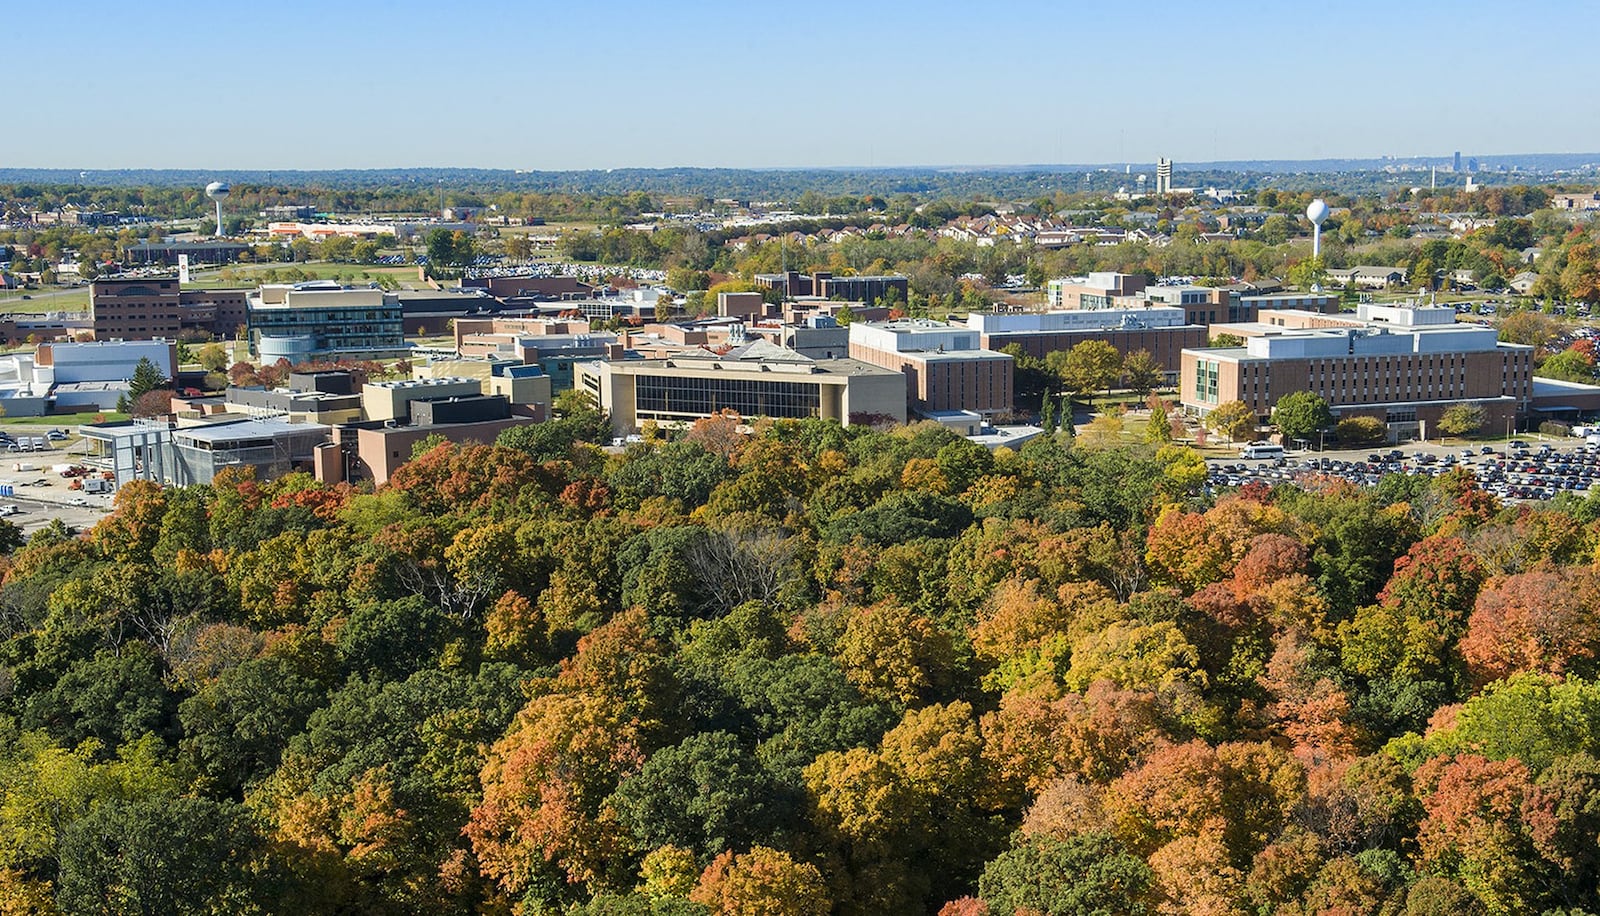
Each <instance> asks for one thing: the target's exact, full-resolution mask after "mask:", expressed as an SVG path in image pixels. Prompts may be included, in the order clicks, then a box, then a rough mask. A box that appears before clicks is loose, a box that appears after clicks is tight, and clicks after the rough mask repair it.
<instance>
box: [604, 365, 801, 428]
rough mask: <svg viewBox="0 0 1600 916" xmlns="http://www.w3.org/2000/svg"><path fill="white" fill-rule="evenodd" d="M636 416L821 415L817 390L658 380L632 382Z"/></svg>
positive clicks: (795, 384)
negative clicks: (732, 413)
mask: <svg viewBox="0 0 1600 916" xmlns="http://www.w3.org/2000/svg"><path fill="white" fill-rule="evenodd" d="M634 384H635V387H634V397H635V410H636V412H637V413H638V415H639V416H641V417H643V416H645V415H647V414H649V415H660V416H675V417H706V416H711V415H713V414H716V413H718V412H720V411H722V410H733V411H735V412H737V413H738V414H739V415H740V416H741V417H783V418H792V419H805V418H807V417H816V416H819V415H820V414H821V409H822V395H821V390H820V386H818V385H815V384H806V383H802V382H777V381H767V380H764V379H763V380H752V379H738V378H661V377H656V376H648V375H644V376H639V377H638V378H637V379H636V381H635V383H634Z"/></svg>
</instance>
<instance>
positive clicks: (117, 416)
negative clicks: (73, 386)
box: [0, 410, 128, 429]
mask: <svg viewBox="0 0 1600 916" xmlns="http://www.w3.org/2000/svg"><path fill="white" fill-rule="evenodd" d="M126 419H128V415H127V414H125V413H117V412H116V411H114V410H103V411H101V410H96V411H89V412H85V413H53V414H48V415H46V416H43V417H4V416H0V426H40V427H44V428H46V429H48V428H50V427H53V426H61V427H69V428H70V427H73V426H83V425H85V424H88V423H117V422H120V421H122V420H126Z"/></svg>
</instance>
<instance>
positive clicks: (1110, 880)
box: [978, 833, 1155, 916]
mask: <svg viewBox="0 0 1600 916" xmlns="http://www.w3.org/2000/svg"><path fill="white" fill-rule="evenodd" d="M1154 881H1155V873H1154V872H1152V871H1151V870H1150V866H1148V865H1146V864H1145V863H1144V861H1143V860H1142V859H1140V858H1139V857H1138V856H1135V855H1133V854H1132V853H1130V852H1129V851H1128V850H1127V849H1125V848H1123V846H1122V844H1120V843H1118V842H1117V840H1116V839H1115V838H1114V837H1112V836H1111V835H1110V834H1107V833H1085V834H1079V835H1078V836H1074V837H1072V838H1071V839H1069V840H1066V841H1064V842H1063V841H1061V840H1056V839H1052V838H1051V837H1048V836H1033V837H1026V838H1025V839H1023V840H1022V842H1021V843H1019V844H1018V845H1016V846H1014V847H1012V848H1011V849H1009V850H1007V851H1006V852H1003V853H1001V854H1000V855H999V856H998V857H996V858H995V860H994V861H992V862H990V863H989V864H988V866H987V867H985V868H984V870H983V877H982V878H981V879H979V881H978V893H979V895H980V896H981V897H982V898H983V900H984V901H985V902H987V903H988V904H989V912H992V913H997V914H998V913H1038V914H1041V916H1101V914H1108V913H1119V914H1126V916H1143V914H1146V913H1152V912H1154V911H1155V909H1154V903H1155V901H1154V899H1153V896H1152V890H1153V888H1152V885H1153V884H1154Z"/></svg>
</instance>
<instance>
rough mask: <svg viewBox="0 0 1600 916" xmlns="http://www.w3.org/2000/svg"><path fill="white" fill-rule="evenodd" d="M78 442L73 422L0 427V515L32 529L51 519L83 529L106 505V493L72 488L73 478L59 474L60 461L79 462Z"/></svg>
mask: <svg viewBox="0 0 1600 916" xmlns="http://www.w3.org/2000/svg"><path fill="white" fill-rule="evenodd" d="M82 442H83V440H81V439H80V438H78V435H77V431H76V430H75V429H73V428H72V427H70V426H68V427H58V428H54V429H49V428H44V427H39V426H31V425H24V424H11V425H8V426H0V485H10V487H11V495H10V496H5V495H0V517H3V518H5V520H6V521H9V522H11V523H12V524H14V525H17V526H20V527H21V528H22V530H23V531H24V532H27V533H29V534H32V533H33V532H34V531H36V530H37V529H39V528H42V527H44V526H45V525H48V524H49V523H50V521H51V520H52V519H60V520H61V521H62V522H64V523H65V524H67V525H69V526H71V527H73V528H77V529H80V530H82V529H85V528H89V527H91V526H93V525H94V523H95V522H98V521H99V520H100V519H101V518H102V517H103V516H104V515H105V514H106V513H107V512H109V511H110V510H111V500H112V496H111V494H110V493H104V494H99V493H86V492H84V491H82V490H74V489H72V483H73V481H74V480H75V479H77V478H76V477H62V476H61V471H60V470H59V469H58V468H60V467H61V466H63V465H75V466H78V465H80V462H81V461H82V458H83V449H82Z"/></svg>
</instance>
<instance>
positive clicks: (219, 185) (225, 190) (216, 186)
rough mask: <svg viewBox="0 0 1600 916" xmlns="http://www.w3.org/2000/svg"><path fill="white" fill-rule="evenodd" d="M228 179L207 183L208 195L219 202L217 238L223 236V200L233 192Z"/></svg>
mask: <svg viewBox="0 0 1600 916" xmlns="http://www.w3.org/2000/svg"><path fill="white" fill-rule="evenodd" d="M232 190H233V189H232V188H229V187H228V183H227V182H226V181H213V182H211V183H210V184H208V185H206V196H207V197H209V198H211V199H212V200H214V201H216V202H217V238H219V239H220V238H222V201H223V200H224V199H225V198H226V197H227V196H228V195H229V194H230V193H232Z"/></svg>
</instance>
